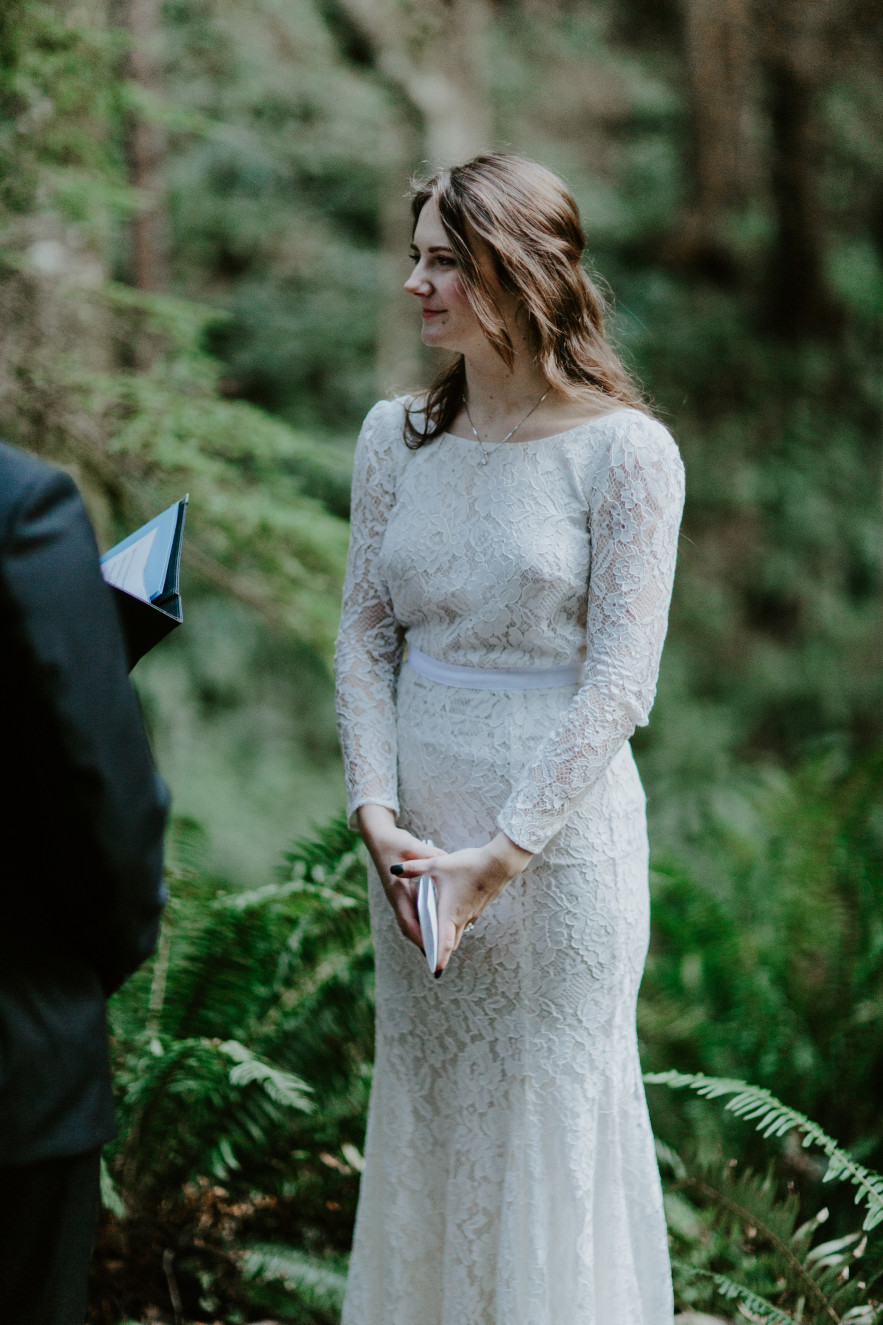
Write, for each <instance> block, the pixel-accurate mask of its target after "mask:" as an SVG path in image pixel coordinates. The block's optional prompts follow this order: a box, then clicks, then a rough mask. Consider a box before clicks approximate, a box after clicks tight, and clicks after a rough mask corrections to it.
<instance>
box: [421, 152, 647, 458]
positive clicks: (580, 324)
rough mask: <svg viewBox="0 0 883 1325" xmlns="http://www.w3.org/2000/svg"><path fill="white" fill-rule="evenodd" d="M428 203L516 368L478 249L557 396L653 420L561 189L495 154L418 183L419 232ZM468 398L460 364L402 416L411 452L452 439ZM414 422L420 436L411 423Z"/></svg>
mask: <svg viewBox="0 0 883 1325" xmlns="http://www.w3.org/2000/svg"><path fill="white" fill-rule="evenodd" d="M430 199H432V200H433V201H434V202H435V204H436V206H437V208H438V214H439V217H440V219H441V223H442V226H443V228H444V231H445V234H446V235H447V237H448V240H449V241H450V245H451V248H452V250H453V252H454V256H455V258H456V260H457V266H458V268H459V273H460V279H461V280H462V282H463V287H464V291H465V294H466V298H467V299H468V301H469V303H470V305H471V307H472V310H473V312H474V313H475V316H476V317H477V318H478V321H479V323H480V325H481V327H482V330H483V331H484V334H485V335H486V336H487V338H488V340H489V341H490V343H491V345H493V347H494V349H495V350H496V351H497V353H498V354H499V356H500V358H501V359H502V360H503V361H504V363H506V364H507V366H508V367H509V368H511V367H512V365H513V363H514V361H515V351H514V348H513V345H512V340H511V337H510V336H509V333H508V331H507V330H506V324H505V321H504V319H503V316H502V314H501V312H500V309H499V307H498V305H497V303H496V301H495V299H494V288H493V284H492V282H490V281H489V280H488V279H487V277H486V275H485V273H484V271H483V270H482V268H481V267H480V266H479V264H478V262H477V261H476V257H475V247H476V240H478V241H480V242H481V243H483V244H485V245H486V246H487V248H488V249H489V250H490V254H491V258H492V261H493V268H494V271H495V274H496V276H497V279H498V281H499V283H500V285H501V286H502V287H503V289H504V290H507V291H509V292H511V293H514V294H515V295H516V296H517V297H518V299H519V300H520V301H521V303H522V305H523V307H524V309H525V311H526V313H527V318H528V328H529V330H528V335H529V339H530V342H531V343H532V344H533V345H534V347H535V350H536V361H537V363H538V365H539V366H540V368H541V369H542V371H543V373H544V375H545V377H546V381H547V382H548V383H549V385H550V386H552V387H554V388H555V389H556V390H557V391H560V392H561V394H562V395H564V396H568V397H570V398H571V399H572V400H583V401H585V402H586V404H591V405H595V406H596V407H597V406H600V407H601V408H611V407H615V406H621V405H632V406H634V407H635V408H636V409H641V410H644V411H645V412H649V411H648V410H647V406H646V404H645V402H644V400H643V398H642V395H641V392H640V389H639V388H638V386H637V384H636V383H635V382H634V380H633V379H632V377H631V376H630V375H629V372H628V370H627V369H626V367H625V365H624V364H623V362H622V360H621V359H620V357H619V355H618V354H617V353H616V351H615V350H614V348H613V346H612V345H611V344H610V342H609V341H608V340H607V337H606V335H605V332H604V315H605V312H606V303H605V300H604V296H603V295H602V293H601V291H600V290H599V289H598V287H597V285H596V284H595V283H594V281H592V280H591V278H590V277H589V275H588V273H587V272H586V271H585V269H584V268H583V266H582V264H581V258H582V253H583V249H584V248H585V243H586V239H585V235H584V233H583V228H582V225H581V223H580V216H579V209H578V208H577V205H576V202H575V200H574V198H573V195H572V194H571V192H570V190H569V189H568V188H567V186H566V184H565V183H564V181H563V180H561V179H559V178H558V176H557V175H555V174H554V173H553V172H552V171H551V170H547V169H546V167H545V166H541V165H540V164H539V163H538V162H536V161H531V160H530V159H529V158H528V157H523V156H516V155H514V154H509V153H492V154H488V155H485V156H477V157H474V158H473V159H472V160H471V161H467V162H466V163H465V164H464V165H462V166H452V167H451V168H450V169H445V170H438V171H436V173H435V174H434V175H432V176H431V177H430V178H428V179H425V180H419V181H415V183H414V184H413V186H412V192H411V211H412V214H413V217H414V226H415V227H416V225H417V220H418V218H419V216H420V213H421V211H422V210H423V208H424V206H425V205H426V203H427V202H429V200H430ZM465 389H466V368H465V364H464V360H463V356H462V355H458V356H457V358H456V360H455V361H454V363H453V364H451V365H449V366H448V367H445V368H443V369H442V370H441V372H439V374H438V375H437V377H436V379H435V381H434V382H433V384H432V386H431V387H430V388H429V390H428V391H427V392H426V393H424V394H423V395H421V396H419V397H417V398H416V399H415V400H414V401H413V403H412V404H411V405H409V406H408V408H407V409H406V411H405V441H406V442H407V444H408V446H409V447H411V449H412V450H416V449H417V448H418V447H420V446H423V445H425V443H426V442H431V441H433V440H434V439H435V438H436V437H438V436H439V435H440V434H441V433H443V432H445V431H447V429H448V428H449V427H450V425H451V424H452V423H453V421H454V419H455V418H456V416H457V413H458V411H459V409H460V406H461V404H462V401H463V394H464V391H465ZM417 413H419V414H420V415H422V421H421V426H417V425H415V422H414V419H413V415H414V414H417Z"/></svg>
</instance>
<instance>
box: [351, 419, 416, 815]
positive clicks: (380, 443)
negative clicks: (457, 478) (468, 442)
mask: <svg viewBox="0 0 883 1325" xmlns="http://www.w3.org/2000/svg"><path fill="white" fill-rule="evenodd" d="M388 411H389V405H388V403H387V402H386V401H381V402H380V403H379V404H377V405H375V406H374V408H373V409H372V410H371V411H370V413H369V414H368V416H367V418H366V419H365V422H364V424H363V425H362V431H361V433H360V434H359V441H358V444H357V446H356V455H355V463H354V466H353V500H352V515H351V520H350V545H349V556H348V558H347V569H346V579H345V581H344V589H343V605H342V609H341V617H340V630H339V631H338V635H337V644H336V647H335V653H334V672H335V679H336V703H337V725H338V732H339V735H340V745H341V750H342V752H343V765H344V776H345V778H346V788H347V817H348V819H349V823H350V826H351V827H357V826H358V825H357V822H356V820H355V812H356V810H357V809H358V808H359V806H360V805H385V806H387V807H388V808H389V809H391V810H393V811H394V812H395V813H398V808H399V804H398V791H397V768H396V717H395V697H396V683H397V678H398V669H399V663H400V661H401V655H402V632H401V631H400V629H399V627H398V625H397V623H396V620H395V616H394V614H393V608H392V603H391V601H390V596H389V591H388V589H387V586H386V584H385V582H384V579H383V576H382V574H381V572H380V568H379V552H380V545H381V542H382V540H383V534H384V530H385V529H386V521H387V518H388V516H389V512H390V510H391V509H392V506H393V503H394V500H395V479H396V468H397V466H396V463H395V456H394V453H393V446H394V445H398V446H400V447H401V448H402V450H403V451H404V441H403V440H402V436H401V431H400V429H398V428H397V427H395V426H392V427H391V426H390V424H389V421H388Z"/></svg>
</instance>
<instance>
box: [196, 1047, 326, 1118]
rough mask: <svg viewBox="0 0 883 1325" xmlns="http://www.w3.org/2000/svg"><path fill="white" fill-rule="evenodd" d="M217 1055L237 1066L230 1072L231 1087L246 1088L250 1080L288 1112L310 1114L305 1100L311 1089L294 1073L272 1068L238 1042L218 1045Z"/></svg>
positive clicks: (309, 1106)
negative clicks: (287, 1109)
mask: <svg viewBox="0 0 883 1325" xmlns="http://www.w3.org/2000/svg"><path fill="white" fill-rule="evenodd" d="M218 1052H219V1053H222V1054H226V1055H227V1057H228V1058H232V1059H233V1061H234V1063H235V1064H236V1066H235V1067H233V1068H231V1070H230V1085H231V1086H245V1085H247V1084H248V1082H250V1081H258V1082H260V1084H261V1085H262V1086H263V1088H264V1090H265V1091H266V1092H267V1094H268V1095H269V1096H270V1097H271V1099H274V1100H276V1102H277V1103H278V1104H284V1105H285V1106H286V1108H289V1109H300V1111H301V1112H302V1113H310V1112H311V1111H312V1108H313V1103H312V1100H310V1099H308V1098H307V1096H308V1095H309V1094H310V1093H311V1087H310V1086H308V1085H307V1084H306V1083H305V1082H303V1081H301V1079H300V1077H296V1076H295V1075H294V1073H293V1072H285V1071H284V1070H283V1069H282V1068H279V1067H274V1066H273V1064H272V1063H268V1062H267V1061H266V1059H264V1058H260V1057H259V1056H258V1055H257V1054H255V1053H252V1051H251V1049H247V1048H246V1046H245V1045H244V1044H240V1042H239V1041H238V1040H225V1041H224V1043H223V1044H219V1045H218Z"/></svg>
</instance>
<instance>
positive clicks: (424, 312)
mask: <svg viewBox="0 0 883 1325" xmlns="http://www.w3.org/2000/svg"><path fill="white" fill-rule="evenodd" d="M444 311H445V310H444V309H443V308H421V310H420V314H421V316H422V317H423V318H424V319H425V320H426V321H427V322H428V321H429V319H430V318H432V317H438V316H439V314H441V313H443V312H444Z"/></svg>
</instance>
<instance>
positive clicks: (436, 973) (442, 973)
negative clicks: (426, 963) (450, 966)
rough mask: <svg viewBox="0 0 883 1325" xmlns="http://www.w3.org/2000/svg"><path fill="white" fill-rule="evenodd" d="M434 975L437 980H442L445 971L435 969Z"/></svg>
mask: <svg viewBox="0 0 883 1325" xmlns="http://www.w3.org/2000/svg"><path fill="white" fill-rule="evenodd" d="M433 975H434V976H435V978H436V980H440V979H441V978H442V976H443V975H444V971H434V972H433Z"/></svg>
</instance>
